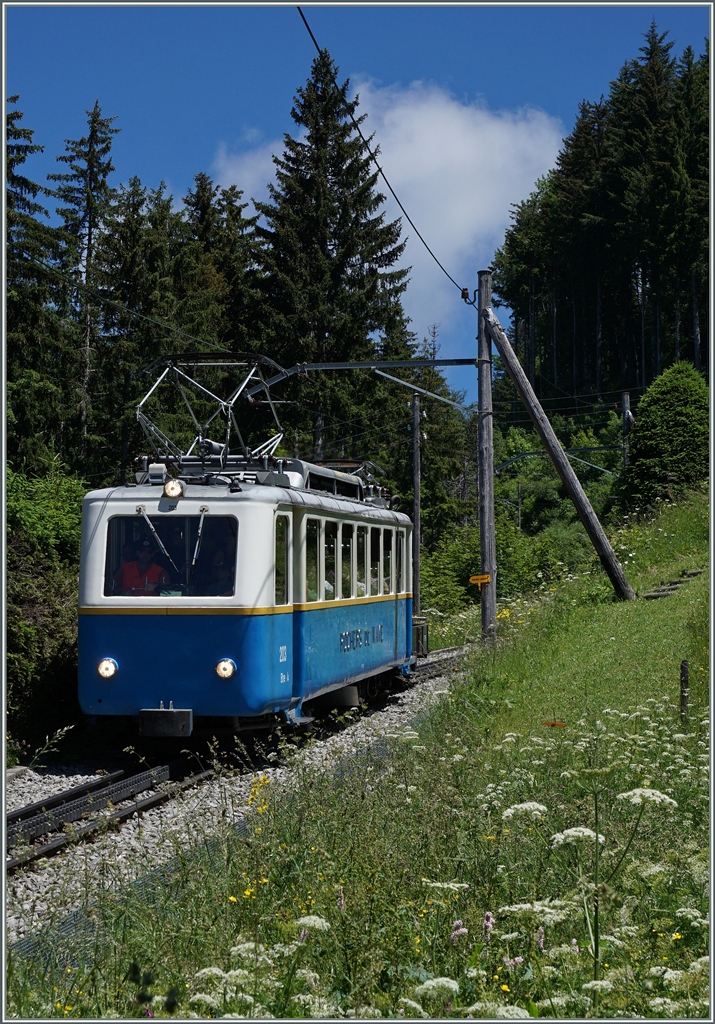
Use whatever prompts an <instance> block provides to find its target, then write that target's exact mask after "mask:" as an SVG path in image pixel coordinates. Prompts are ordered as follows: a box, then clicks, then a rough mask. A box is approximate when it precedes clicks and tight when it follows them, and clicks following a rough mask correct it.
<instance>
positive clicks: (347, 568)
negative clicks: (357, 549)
mask: <svg viewBox="0 0 715 1024" xmlns="http://www.w3.org/2000/svg"><path fill="white" fill-rule="evenodd" d="M354 532H355V531H354V527H353V525H352V523H343V525H342V526H341V528H340V535H341V545H340V583H341V587H340V596H341V597H342V598H343V599H345V598H348V597H352V596H353V535H354Z"/></svg>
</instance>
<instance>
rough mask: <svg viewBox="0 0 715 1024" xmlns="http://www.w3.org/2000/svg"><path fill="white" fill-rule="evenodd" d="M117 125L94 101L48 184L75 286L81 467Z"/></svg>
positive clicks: (49, 175) (74, 305)
mask: <svg viewBox="0 0 715 1024" xmlns="http://www.w3.org/2000/svg"><path fill="white" fill-rule="evenodd" d="M115 120H116V118H114V117H102V111H101V109H100V106H99V100H96V101H95V104H94V107H93V109H92V110H88V111H87V126H88V129H89V130H88V132H87V135H86V136H83V137H82V138H81V139H77V140H73V139H66V140H65V144H66V145H65V153H64V154H63V155H61V156H58V157H57V160H58V161H60V162H61V163H65V164H68V165H69V168H70V169H69V171H67V172H65V173H61V174H59V173H58V174H48V175H47V177H48V179H49V180H50V181H56V182H59V184H58V185H57V187H56V188H55V189H53V191H52V195H53V196H54V197H55V198H56V199H59V201H60V202H61V203H62V204H63V205H62V206H59V207H58V208H57V213H58V214H59V215H60V216H61V217H62V219H63V222H64V227H65V230H66V232H67V234H68V235H69V236H70V238H71V240H72V244H71V245H70V246H68V249H67V252H66V255H65V259H64V261H63V264H64V265H63V270H64V271H65V272H66V273H70V274H71V275H72V276H73V277H74V278H75V280H76V281H77V285H78V287H77V288H76V292H75V296H74V300H73V303H72V307H73V308H72V312H73V315H74V320H75V323H76V325H77V332H78V340H79V342H80V365H79V372H78V378H79V379H78V380H77V390H78V399H79V401H78V405H79V451H78V459H79V462H80V463H81V464H83V465H84V464H86V459H87V450H88V431H89V420H90V411H91V410H90V379H91V373H92V361H93V355H92V353H93V350H94V348H95V345H96V335H97V321H98V310H97V303H96V300H95V299H94V298H93V297H92V290H93V289H94V288H95V287H96V285H97V280H96V278H97V274H96V267H95V249H96V245H97V241H98V236H99V233H100V232H101V230H102V227H103V225H104V223H105V221H106V218H107V215H108V212H109V208H110V204H111V200H112V198H113V194H114V193H113V190H112V188H111V186H110V184H109V180H108V179H109V175H110V174H111V173H112V172H113V171H114V165H113V164H112V159H111V156H110V153H111V148H112V137H113V136H114V135H116V134H117V132H119V131H120V129H119V128H113V127H112V122H113V121H115Z"/></svg>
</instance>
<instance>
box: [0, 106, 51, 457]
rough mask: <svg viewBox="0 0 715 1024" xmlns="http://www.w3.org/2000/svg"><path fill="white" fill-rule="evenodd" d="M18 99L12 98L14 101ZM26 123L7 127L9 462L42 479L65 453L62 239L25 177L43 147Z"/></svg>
mask: <svg viewBox="0 0 715 1024" xmlns="http://www.w3.org/2000/svg"><path fill="white" fill-rule="evenodd" d="M18 100H19V97H18V96H11V97H10V98H9V99H8V103H11V104H13V105H16V104H17V102H18ZM22 118H23V114H22V112H21V111H20V110H18V109H14V110H10V111H8V114H7V122H6V126H7V148H6V183H7V201H6V231H7V278H6V281H7V291H6V304H7V305H6V309H7V338H6V360H7V362H6V366H7V378H8V393H7V397H8V410H7V411H8V417H7V419H8V456H9V458H10V460H11V461H13V462H14V463H15V464H16V465H17V466H18V467H19V466H20V465H23V466H24V468H25V469H26V471H28V472H31V473H36V472H43V471H44V470H46V468H47V463H48V461H49V460H51V459H52V457H53V456H54V454H55V453H56V452H60V451H61V448H62V421H63V416H64V412H63V398H62V380H61V367H62V348H63V336H62V330H61V326H60V323H59V320H58V318H57V316H56V315H55V313H54V309H55V307H56V305H57V301H58V298H57V296H58V286H57V281H58V279H57V277H56V276H55V275H53V273H52V266H51V265H52V263H53V261H55V260H56V259H57V257H58V255H59V252H60V250H61V246H62V234H61V232H59V231H58V230H57V229H56V228H53V227H51V226H50V225H49V224H46V223H43V220H44V219H45V218H47V217H48V216H49V214H48V212H47V210H46V209H45V208H44V206H43V205H42V204H41V203H40V202H39V201H38V198H39V197H40V196H42V195H45V194H46V193H47V190H46V189H45V188H43V187H42V186H41V185H39V184H37V183H36V182H34V181H32V180H31V179H30V178H28V177H27V176H26V175H25V174H24V173H23V165H24V164H25V163H26V161H27V159H28V157H30V156H32V155H33V154H35V153H41V152H43V147H42V146H39V145H37V144H36V143H34V142H33V137H34V132H33V131H32V130H31V129H29V128H24V127H22V126H21V125H20V121H21V120H22Z"/></svg>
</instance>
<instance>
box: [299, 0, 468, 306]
mask: <svg viewBox="0 0 715 1024" xmlns="http://www.w3.org/2000/svg"><path fill="white" fill-rule="evenodd" d="M298 14H300V16H301V18H302V19H303V24H304V25H305V27H306V28H307V30H308V34H309V36H310V38H311V39H312V40H313V45H314V46H315V49H316V50H317V51H318V53H322V52H323V51H322V50H321V49H320V47H319V46H318V42H317V40H316V38H315V36H314V35H313V32H312V30H311V27H310V25H309V24H308V21H307V19H306V17H305V15H304V14H303V11H302V10H301V8H300V7H299V8H298ZM333 82H334V84H335V85H336V86H337V85H338V83H337V81H336V80H335V77H334V76H333ZM338 88H339V87H338ZM348 114H349V115H350V120H351V121H352V123H353V126H354V128H355V130H356V131H357V133H358V135H359V136H360V138H361V139H362V141H363V144H364V146H365V149H366V150H367V151H368V153H369V154H370V159H371V160H372V162H373V163H374V164H375V167H376V168H377V170H378V173H379V174H380V176H381V177H382V180H383V181H384V182H385V184H386V185H387V187H388V189H389V190H390V193H391V194H392V198H393V199H394V200H395V202H396V203H397V205H398V206H399V208H400V209H401V210H402V212H403V213H404V215H405V218H406V220H407V222H408V224H409V225H410V227H411V228H412V230H413V231H414V232H415V234H416V235H417V237H418V238H419V240H420V242H422V245H424V247H425V249H426V250H427V252H428V253H429V254H430V256H431V257H432V259H433V260H434V261H435V263H436V264H437V266H438V267H439V269H440V270H441V271H442V273H443V274H444V275H445V276H446V277H448V278H449V280H450V281H451V282H452V284H453V285H454V287H455V288H457V289H458V290H459V292H460V293H461V292H462V290H463V289H462V286H461V285H458V284H457V282H456V281H455V280H454V278H453V277H452V275H451V274H450V273H449V271H448V270H446V269H445V268H444V267H443V266H442V264H441V263H440V261H439V260H438V259H437V257H436V256H435V254H434V253H433V252H432V250H431V249H430V247H429V246H428V245H427V242H425V240H424V238H423V237H422V235H421V234H420V232H419V230H418V229H417V227H416V226H415V223H414V221H413V220H412V218H411V217H410V215H409V213H408V212H407V210H406V209H405V208H404V206H403V205H402V203H401V202H400V200H399V198H398V196H397V193H396V192H395V190H394V188H393V187H392V185H391V184H390V182H389V181H388V180H387V175H386V174H385V172H384V171H383V169H382V167H380V165H379V163H378V162H377V157H376V156H375V154H374V153H373V151H372V150H371V149H370V145H369V143H368V141H367V139H366V138H365V136H364V135H363V133H362V131H361V129H360V125H359V124H358V123H357V121H356V120H355V118H354V117H353V115H352V112H351V111H350V110H348Z"/></svg>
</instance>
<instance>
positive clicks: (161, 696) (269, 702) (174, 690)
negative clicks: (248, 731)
mask: <svg viewBox="0 0 715 1024" xmlns="http://www.w3.org/2000/svg"><path fill="white" fill-rule="evenodd" d="M103 658H114V660H115V661H116V662H117V665H118V670H117V673H116V675H115V676H113V678H112V679H109V680H105V679H102V678H101V677H100V675H99V673H98V671H97V666H98V664H99V662H100V661H101V660H102V659H103ZM224 658H230V659H231V660H232V661H234V662H235V664H236V672H235V673H234V675H233V676H232V677H231V678H230V679H220V678H219V676H218V675H217V674H216V665H217V664H218V662H219V661H221V660H222V659H224ZM292 661H293V629H292V615H291V614H282V615H165V614H164V615H161V614H158V615H152V614H147V615H131V614H130V615H122V614H117V615H80V618H79V702H80V706H81V708H82V710H83V711H84V712H85V714H90V715H136V714H138V713H139V710H140V708H158V707H159V702H160V701H163V702H164V706H165V707H167V708H168V707H169V701H173V703H174V707H175V708H191V709H192V710H193V712H194V716H196V715H241V716H243V715H247V716H250V715H261V714H265V713H266V712H271V711H273V710H281V709H282V708H286V707H288V706H289V705H290V703H291V697H292V682H293V681H292V678H291V676H292Z"/></svg>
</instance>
